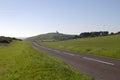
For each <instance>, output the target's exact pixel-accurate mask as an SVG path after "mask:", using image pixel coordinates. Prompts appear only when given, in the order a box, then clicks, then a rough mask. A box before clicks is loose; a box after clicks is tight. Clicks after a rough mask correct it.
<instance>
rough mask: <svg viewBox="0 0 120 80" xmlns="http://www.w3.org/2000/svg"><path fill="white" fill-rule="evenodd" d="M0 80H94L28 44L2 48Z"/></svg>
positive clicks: (19, 43)
mask: <svg viewBox="0 0 120 80" xmlns="http://www.w3.org/2000/svg"><path fill="white" fill-rule="evenodd" d="M0 80H92V79H91V78H90V77H88V76H86V75H84V74H81V73H80V72H78V71H76V70H75V69H73V68H71V67H70V66H68V65H67V64H65V63H64V62H62V61H60V60H58V59H56V58H54V57H52V56H49V55H48V54H46V53H43V52H40V51H37V50H35V49H34V48H33V47H31V46H30V45H29V44H28V43H27V42H23V41H21V42H12V43H11V44H10V45H9V46H7V47H3V48H0Z"/></svg>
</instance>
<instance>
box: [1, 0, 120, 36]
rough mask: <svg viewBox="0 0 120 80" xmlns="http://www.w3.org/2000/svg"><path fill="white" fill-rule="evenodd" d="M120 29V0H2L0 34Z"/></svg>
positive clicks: (67, 32) (30, 34)
mask: <svg viewBox="0 0 120 80" xmlns="http://www.w3.org/2000/svg"><path fill="white" fill-rule="evenodd" d="M55 31H59V32H61V33H65V34H80V33H81V32H87V31H110V32H118V31H120V0H0V36H10V37H29V36H34V35H38V34H43V33H48V32H55Z"/></svg>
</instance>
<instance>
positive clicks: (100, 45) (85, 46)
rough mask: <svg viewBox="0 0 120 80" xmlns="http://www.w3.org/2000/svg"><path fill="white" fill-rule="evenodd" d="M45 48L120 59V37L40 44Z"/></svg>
mask: <svg viewBox="0 0 120 80" xmlns="http://www.w3.org/2000/svg"><path fill="white" fill-rule="evenodd" d="M39 44H41V45H43V46H48V47H51V48H57V49H63V50H70V51H74V52H81V53H90V54H95V55H101V56H106V57H112V58H118V59H120V35H113V36H105V37H93V38H82V39H74V40H67V41H58V42H39Z"/></svg>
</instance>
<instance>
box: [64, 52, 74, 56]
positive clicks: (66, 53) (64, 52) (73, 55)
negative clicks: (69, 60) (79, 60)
mask: <svg viewBox="0 0 120 80" xmlns="http://www.w3.org/2000/svg"><path fill="white" fill-rule="evenodd" d="M63 53H64V54H67V55H71V56H75V54H71V53H67V52H63Z"/></svg>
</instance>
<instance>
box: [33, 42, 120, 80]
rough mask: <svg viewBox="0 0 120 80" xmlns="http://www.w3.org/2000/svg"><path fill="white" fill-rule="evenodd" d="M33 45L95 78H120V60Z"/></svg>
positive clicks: (112, 79)
mask: <svg viewBox="0 0 120 80" xmlns="http://www.w3.org/2000/svg"><path fill="white" fill-rule="evenodd" d="M31 45H32V46H33V47H34V48H36V49H38V50H41V51H44V52H46V53H48V54H50V55H53V56H56V57H57V58H59V59H61V60H63V61H64V62H66V63H67V64H69V65H71V66H73V67H74V68H76V69H78V70H80V71H81V72H83V73H85V74H87V75H89V76H91V77H93V78H94V79H95V80H120V60H116V59H110V58H105V57H101V56H95V55H90V54H80V53H75V52H70V51H65V50H58V49H51V48H47V47H43V46H40V45H38V44H36V43H34V42H33V43H31Z"/></svg>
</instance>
